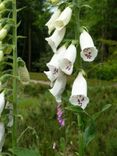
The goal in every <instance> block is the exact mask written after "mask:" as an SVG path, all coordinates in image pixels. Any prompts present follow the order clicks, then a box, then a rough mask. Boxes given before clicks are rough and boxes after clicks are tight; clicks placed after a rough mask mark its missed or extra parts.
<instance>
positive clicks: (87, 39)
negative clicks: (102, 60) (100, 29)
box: [80, 30, 98, 62]
mask: <svg viewBox="0 0 117 156" xmlns="http://www.w3.org/2000/svg"><path fill="white" fill-rule="evenodd" d="M80 46H81V50H82V51H81V57H82V58H83V60H84V61H88V62H91V61H93V60H94V59H95V57H96V56H97V53H98V50H97V49H96V47H95V46H94V43H93V40H92V38H91V36H90V35H89V33H88V32H86V31H85V30H84V31H83V32H82V33H81V35H80Z"/></svg>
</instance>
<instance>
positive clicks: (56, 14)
mask: <svg viewBox="0 0 117 156" xmlns="http://www.w3.org/2000/svg"><path fill="white" fill-rule="evenodd" d="M60 13H61V11H60V9H57V10H56V11H55V12H54V13H53V14H52V16H51V18H50V20H49V21H48V22H47V23H46V24H45V25H46V26H47V27H48V33H49V34H50V33H51V32H52V31H53V30H54V29H55V21H56V19H57V18H58V17H59V15H60Z"/></svg>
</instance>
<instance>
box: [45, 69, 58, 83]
mask: <svg viewBox="0 0 117 156" xmlns="http://www.w3.org/2000/svg"><path fill="white" fill-rule="evenodd" d="M44 73H45V74H46V76H47V78H48V79H49V80H50V81H51V82H54V81H55V79H56V77H55V75H54V74H53V73H52V72H51V71H44Z"/></svg>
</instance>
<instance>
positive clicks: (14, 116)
mask: <svg viewBox="0 0 117 156" xmlns="http://www.w3.org/2000/svg"><path fill="white" fill-rule="evenodd" d="M12 7H13V21H14V27H13V45H14V48H13V76H14V77H17V10H16V0H13V2H12ZM13 121H14V122H13V123H14V124H13V129H12V148H13V151H14V150H15V148H16V146H17V145H16V144H17V141H16V140H17V133H16V131H17V79H15V78H14V79H13Z"/></svg>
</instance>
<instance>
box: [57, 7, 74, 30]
mask: <svg viewBox="0 0 117 156" xmlns="http://www.w3.org/2000/svg"><path fill="white" fill-rule="evenodd" d="M71 16H72V9H71V8H70V7H67V8H65V9H64V10H63V12H62V13H61V14H60V16H59V18H58V19H57V20H56V21H55V28H56V29H58V30H61V29H62V28H63V27H65V26H66V25H67V24H68V23H69V21H70V19H71Z"/></svg>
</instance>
